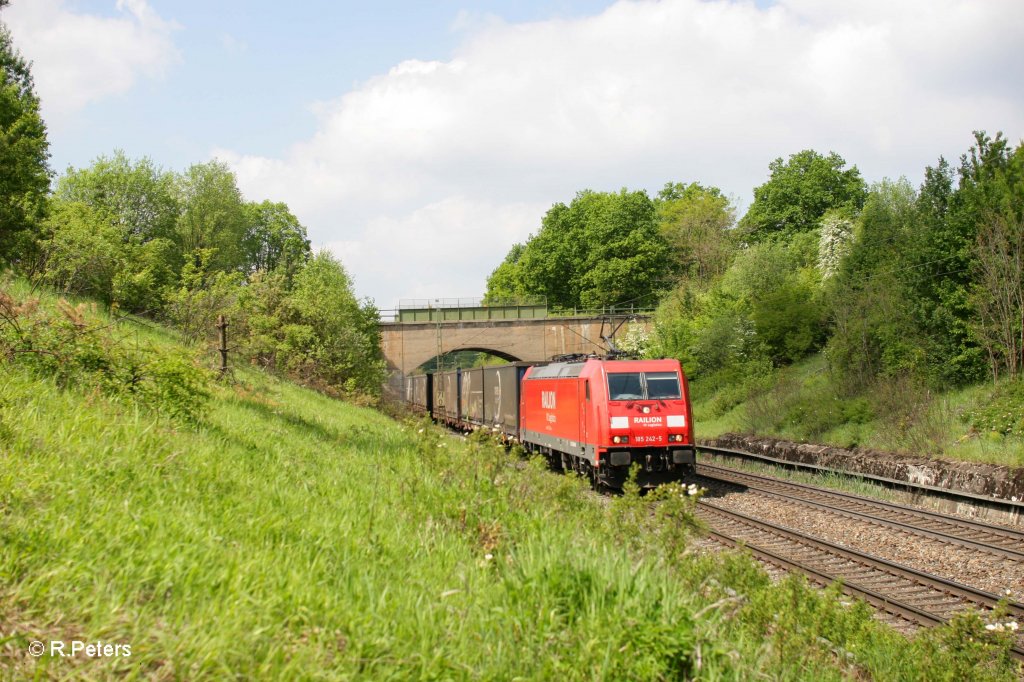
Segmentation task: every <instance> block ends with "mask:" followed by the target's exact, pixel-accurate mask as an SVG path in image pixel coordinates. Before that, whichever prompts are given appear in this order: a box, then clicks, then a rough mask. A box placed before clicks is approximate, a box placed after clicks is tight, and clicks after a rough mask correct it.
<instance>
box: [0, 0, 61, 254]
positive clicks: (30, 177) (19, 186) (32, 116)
mask: <svg viewBox="0 0 1024 682" xmlns="http://www.w3.org/2000/svg"><path fill="white" fill-rule="evenodd" d="M5 4H6V3H5ZM0 6H2V5H0ZM0 75H2V77H3V81H2V83H0V262H4V261H11V260H18V259H20V258H22V257H24V256H26V255H27V253H28V247H29V245H30V244H31V242H32V241H33V240H34V238H35V234H34V231H35V229H36V228H37V227H38V225H39V224H40V222H41V220H42V218H43V216H44V213H45V206H46V194H47V192H48V191H49V187H50V169H49V166H48V161H49V158H50V153H49V142H48V141H47V138H46V125H45V124H44V123H43V119H42V117H41V116H40V114H39V98H38V97H36V94H35V87H34V83H33V80H32V74H31V72H30V71H29V65H28V64H27V63H26V62H25V60H24V59H23V58H22V56H21V54H20V53H19V52H18V51H17V50H16V49H15V48H14V45H13V43H12V40H11V33H10V31H9V30H8V29H7V27H6V26H4V25H3V24H0Z"/></svg>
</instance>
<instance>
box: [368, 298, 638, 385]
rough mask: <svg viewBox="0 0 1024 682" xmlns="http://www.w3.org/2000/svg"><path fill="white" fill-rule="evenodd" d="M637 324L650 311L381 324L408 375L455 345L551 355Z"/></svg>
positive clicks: (532, 356)
mask: <svg viewBox="0 0 1024 682" xmlns="http://www.w3.org/2000/svg"><path fill="white" fill-rule="evenodd" d="M449 310H450V309H449ZM579 312H582V311H579ZM636 325H640V326H642V327H644V328H645V329H648V330H649V329H650V326H651V316H650V312H649V311H643V312H640V311H636V312H634V313H632V314H629V313H628V312H625V311H619V312H618V313H617V314H616V315H607V314H605V315H592V314H591V315H585V314H578V315H575V316H566V317H561V316H559V317H555V316H547V317H540V318H513V319H500V318H499V319H496V318H490V319H486V318H485V319H479V318H478V319H465V318H463V319H456V318H451V317H449V318H447V319H445V318H444V316H443V315H440V314H439V315H435V316H434V318H433V319H432V320H415V321H413V320H409V321H401V320H396V321H393V322H382V323H381V325H380V328H381V346H382V348H383V351H384V357H385V359H386V360H387V362H388V367H389V369H390V370H391V371H392V372H396V373H400V374H402V375H407V374H409V373H410V372H412V371H413V370H414V369H416V368H417V367H419V366H420V365H422V364H424V363H425V362H427V361H428V360H430V359H432V358H434V357H436V356H438V355H441V354H444V353H451V352H454V351H458V350H474V351H485V352H489V353H491V354H493V355H497V356H500V357H504V358H510V359H514V360H525V361H532V362H541V361H545V360H549V359H550V358H551V357H552V356H555V355H567V354H575V353H581V354H590V353H594V354H602V353H605V352H607V350H608V349H607V346H606V345H605V342H604V341H603V340H602V336H607V335H610V334H611V333H612V331H613V329H615V328H618V333H619V334H624V333H626V332H627V331H628V329H629V328H630V327H632V326H636Z"/></svg>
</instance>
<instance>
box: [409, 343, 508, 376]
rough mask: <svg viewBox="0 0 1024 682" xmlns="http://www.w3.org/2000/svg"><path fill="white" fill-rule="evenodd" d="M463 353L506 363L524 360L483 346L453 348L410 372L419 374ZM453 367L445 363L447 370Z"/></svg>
mask: <svg viewBox="0 0 1024 682" xmlns="http://www.w3.org/2000/svg"><path fill="white" fill-rule="evenodd" d="M463 352H465V353H484V354H486V355H490V356H492V357H496V358H500V359H502V360H504V361H505V362H520V361H521V360H522V358H520V357H516V356H515V355H512V354H511V353H507V352H505V351H501V350H495V349H494V348H485V347H483V346H473V347H470V348H451V349H449V350H446V351H444V352H442V353H440V354H439V355H434V356H433V357H430V358H427V360H426V361H425V362H423V363H422V364H420V365H417V366H416V367H415V368H414V369H412V370H410V371H412V372H413V373H415V372H417V370H422V369H423V368H424V367H428V368H429V367H432V366H436V365H435V361H436V360H437V359H438V358H443V357H446V356H451V355H454V354H456V353H463ZM451 366H452V364H451V363H450V362H448V361H447V360H446V361H445V368H446V369H447V368H450V367H451Z"/></svg>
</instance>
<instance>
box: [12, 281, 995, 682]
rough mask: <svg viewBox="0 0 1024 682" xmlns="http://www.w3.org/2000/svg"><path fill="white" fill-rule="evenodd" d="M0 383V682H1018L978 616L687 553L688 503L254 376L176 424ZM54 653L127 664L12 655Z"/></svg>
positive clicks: (142, 410) (20, 377) (28, 372)
mask: <svg viewBox="0 0 1024 682" xmlns="http://www.w3.org/2000/svg"><path fill="white" fill-rule="evenodd" d="M16 293H17V294H18V295H19V296H24V295H25V294H26V292H25V291H24V289H21V290H20V291H18V292H16ZM52 305H53V301H52V300H46V301H44V307H51V306H52ZM54 314H56V313H54ZM115 333H116V334H118V335H119V337H121V338H122V339H123V343H125V344H141V345H143V346H151V347H153V348H155V349H157V350H156V352H157V353H160V352H163V349H171V348H172V347H173V346H175V345H176V344H175V340H174V337H173V335H172V334H170V333H168V332H166V331H163V330H160V329H158V328H154V327H152V326H148V325H145V326H140V325H138V324H136V323H122V324H121V325H120V326H119V327H118V328H117V331H116V332H115ZM0 367H2V372H0V677H3V678H21V677H27V676H33V675H41V676H42V677H58V678H62V677H87V678H90V679H94V678H105V677H115V676H116V677H120V676H127V677H141V678H158V679H188V680H196V679H223V678H226V677H232V676H235V677H239V678H243V679H304V678H328V679H353V678H360V679H366V678H370V679H378V678H405V679H433V678H466V679H487V678H493V679H512V678H516V677H520V678H533V679H563V678H564V679H595V678H597V679H601V678H604V679H674V678H687V677H703V678H714V679H752V678H754V677H756V676H758V675H759V673H764V674H767V675H768V676H769V677H771V678H777V679H815V680H819V679H841V678H845V677H855V678H867V677H870V678H875V679H901V680H903V679H1012V678H1013V677H1014V673H1013V666H1012V665H1011V664H1009V663H1008V662H1007V661H1006V659H1005V657H1004V653H1000V652H1004V649H1003V648H1001V647H1000V645H999V641H1000V640H999V635H997V634H996V633H993V632H988V631H986V630H985V629H984V627H983V625H982V623H981V622H980V620H978V619H976V618H975V619H966V620H964V621H962V622H960V623H959V624H957V625H956V626H955V627H950V628H944V629H940V630H935V631H930V632H929V633H928V634H927V635H925V636H921V637H919V638H917V639H916V640H914V641H911V642H908V641H907V640H905V639H903V638H902V637H901V636H899V635H897V634H895V633H893V632H892V631H890V630H888V629H887V628H885V627H884V626H881V625H879V624H878V623H876V622H875V621H873V619H872V618H871V616H870V615H869V613H868V611H867V609H865V608H862V607H859V606H851V605H849V604H848V603H845V602H842V601H841V600H840V599H839V598H837V596H836V594H835V593H834V592H830V593H827V594H824V595H822V594H820V593H817V592H815V591H814V590H810V589H809V588H807V587H806V586H805V585H804V584H803V583H802V582H801V581H799V580H791V581H787V582H784V583H783V584H781V585H778V586H772V585H771V584H770V583H769V581H768V580H767V578H766V577H765V576H764V574H763V573H761V572H760V571H759V570H758V569H757V568H755V567H754V565H753V564H752V563H751V562H750V561H749V560H747V559H746V558H744V557H742V556H737V555H727V556H715V557H701V556H698V555H695V554H692V553H689V552H687V551H686V549H685V546H686V545H685V540H684V538H683V536H682V535H681V533H680V532H677V531H680V530H681V529H682V528H683V525H684V522H685V520H686V518H687V517H686V514H687V512H688V508H689V505H690V504H691V499H686V498H685V496H684V497H682V498H676V499H674V500H671V501H668V502H663V503H661V504H660V505H659V506H658V507H657V509H658V511H657V512H656V513H655V514H653V515H652V514H651V511H650V507H649V502H648V501H647V500H646V499H642V498H639V497H637V496H635V495H627V496H624V497H621V498H617V499H614V500H609V499H608V498H600V497H598V496H596V495H594V494H592V493H590V492H589V491H587V490H586V489H585V488H584V486H583V485H582V484H581V483H580V482H579V481H577V480H575V479H573V478H570V477H559V476H555V475H553V474H550V473H549V472H547V471H545V470H544V469H543V467H542V466H540V465H539V464H538V463H536V462H529V463H527V462H524V461H523V460H520V459H518V458H517V457H516V456H515V455H510V454H506V453H505V452H504V451H503V450H501V449H500V448H496V447H494V446H493V445H490V444H487V443H479V442H464V441H461V440H457V439H454V438H450V437H447V436H446V435H444V434H442V433H440V432H438V431H436V430H434V429H433V428H430V427H428V426H425V425H419V424H415V425H414V424H405V425H400V424H398V423H396V422H394V421H392V420H391V419H389V418H387V417H385V416H383V415H381V414H379V413H377V412H374V411H371V410H367V409H361V408H356V407H352V406H349V405H345V404H342V403H339V402H337V401H334V400H331V399H329V398H326V397H324V396H322V395H319V394H316V393H314V392H311V391H309V390H305V389H303V388H300V387H297V386H295V385H292V384H289V383H286V382H283V381H280V380H277V379H274V378H272V377H269V376H266V375H264V374H261V373H258V372H255V371H250V370H239V371H238V372H237V375H236V378H235V380H234V381H233V382H230V383H223V384H211V387H210V391H211V393H212V395H211V399H210V400H209V401H208V402H207V403H206V404H205V405H204V406H203V408H202V409H201V410H200V411H199V412H198V417H197V418H196V419H194V420H192V419H187V418H183V417H180V416H178V417H169V416H167V415H166V414H163V413H161V412H160V411H159V410H158V409H154V408H153V407H152V406H145V405H140V404H138V403H135V402H132V401H131V400H128V401H126V400H124V399H123V398H122V397H117V396H111V395H108V394H106V393H104V392H102V391H100V390H99V389H97V388H96V387H95V386H94V385H92V384H90V382H89V381H87V380H84V379H80V380H78V381H76V382H74V383H73V385H70V386H67V387H64V388H61V387H58V386H57V385H56V383H55V382H54V380H53V379H52V378H48V377H46V376H41V375H40V374H39V372H38V370H33V369H31V368H29V367H26V366H22V365H21V364H19V362H18V361H15V362H7V363H4V364H2V365H0ZM651 523H655V524H656V525H657V528H660V529H661V531H662V532H659V533H653V532H638V531H637V526H638V525H644V524H651ZM969 637H970V638H971V639H968V638H969ZM72 639H79V640H84V641H87V642H95V641H102V642H104V643H121V644H130V645H131V650H132V654H131V656H130V657H129V658H123V657H122V658H96V659H87V658H82V657H79V658H76V659H67V658H59V657H49V656H43V657H42V658H39V659H34V658H31V657H29V656H28V655H27V654H26V651H27V648H28V645H29V642H30V641H32V640H43V641H49V640H72Z"/></svg>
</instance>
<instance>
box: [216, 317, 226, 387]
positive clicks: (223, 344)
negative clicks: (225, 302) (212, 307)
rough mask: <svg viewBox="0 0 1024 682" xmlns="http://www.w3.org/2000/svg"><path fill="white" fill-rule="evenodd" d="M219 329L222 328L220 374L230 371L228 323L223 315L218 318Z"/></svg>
mask: <svg viewBox="0 0 1024 682" xmlns="http://www.w3.org/2000/svg"><path fill="white" fill-rule="evenodd" d="M217 329H219V330H220V349H219V350H220V374H221V376H224V375H225V374H227V373H228V323H227V320H225V319H224V316H223V315H220V316H219V317H218V318H217Z"/></svg>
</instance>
